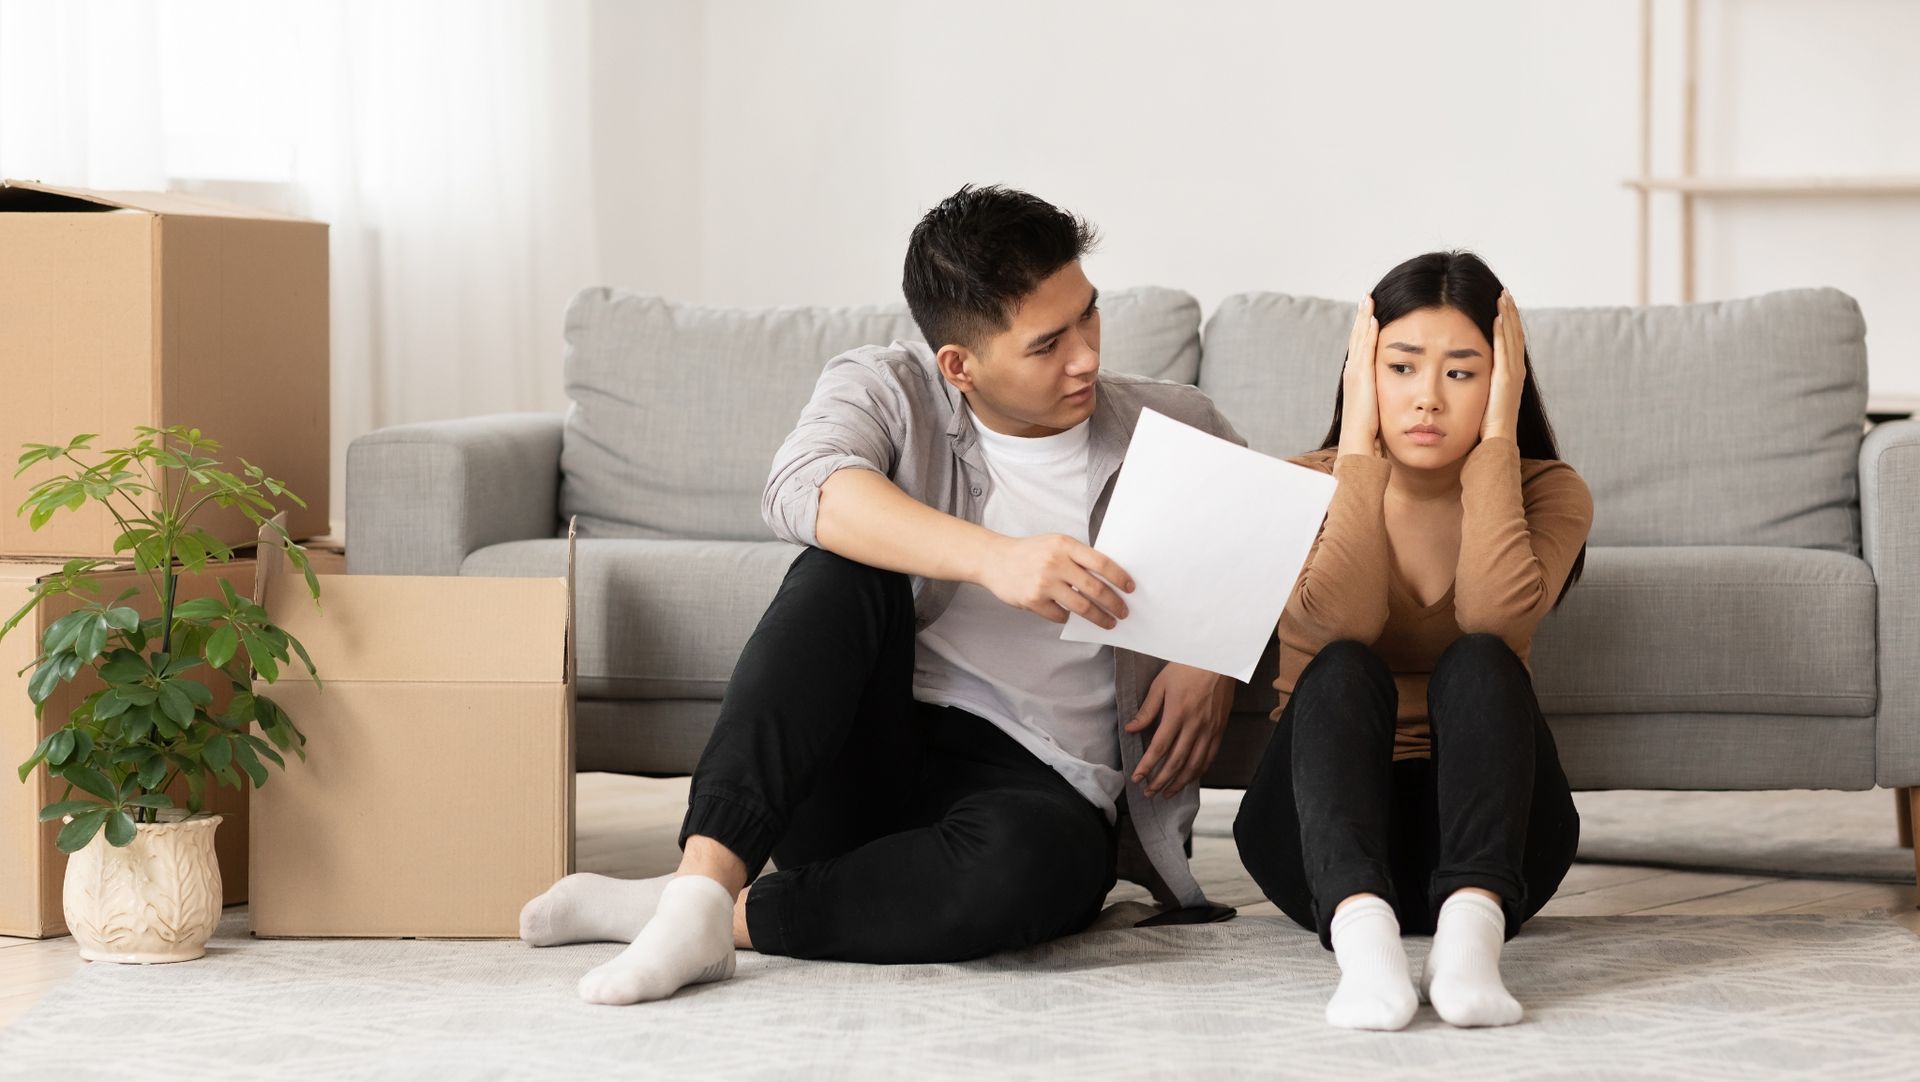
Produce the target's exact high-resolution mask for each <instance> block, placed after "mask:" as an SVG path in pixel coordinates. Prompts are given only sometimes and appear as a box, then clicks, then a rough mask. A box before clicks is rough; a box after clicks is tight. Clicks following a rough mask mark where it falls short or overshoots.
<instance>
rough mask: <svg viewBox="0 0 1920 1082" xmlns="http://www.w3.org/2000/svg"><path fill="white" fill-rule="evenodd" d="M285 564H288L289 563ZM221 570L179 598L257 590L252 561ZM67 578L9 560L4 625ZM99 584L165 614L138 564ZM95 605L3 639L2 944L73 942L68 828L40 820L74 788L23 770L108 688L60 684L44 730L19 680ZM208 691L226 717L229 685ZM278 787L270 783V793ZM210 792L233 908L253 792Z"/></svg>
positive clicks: (0, 588) (47, 566)
mask: <svg viewBox="0 0 1920 1082" xmlns="http://www.w3.org/2000/svg"><path fill="white" fill-rule="evenodd" d="M281 558H282V559H285V557H284V555H283V556H282V557H281ZM216 566H218V568H219V570H218V574H217V575H216V574H215V573H214V569H213V568H210V569H209V573H208V574H205V575H197V576H184V575H183V576H182V577H181V579H180V582H179V586H178V587H177V589H178V596H179V597H180V599H182V600H186V599H188V598H194V597H218V596H219V595H220V586H219V580H220V578H225V579H226V580H227V582H228V583H230V584H231V585H232V586H233V588H234V590H235V591H236V592H239V593H241V594H245V593H247V592H248V591H250V590H252V589H253V588H254V561H253V560H250V559H244V560H235V561H233V562H232V563H229V564H226V565H223V566H221V565H216ZM59 571H60V565H59V564H58V563H46V562H33V561H25V560H0V620H5V619H6V618H7V617H9V616H11V615H13V613H14V611H15V610H17V609H19V607H20V606H21V605H24V604H26V602H27V599H28V598H29V597H30V596H31V595H32V592H33V590H34V588H35V586H36V585H37V584H38V583H39V582H40V581H41V580H42V579H43V578H45V577H47V576H50V575H57V574H58V573H59ZM91 577H92V578H94V579H95V580H96V581H98V582H99V584H100V594H99V597H100V599H101V600H106V601H111V600H112V599H113V598H114V597H116V596H118V595H119V593H120V592H121V591H122V590H125V589H127V588H129V587H137V588H139V589H140V591H141V592H140V594H139V595H138V596H136V597H133V598H129V599H128V600H127V601H126V602H124V603H125V604H127V605H129V606H132V607H133V608H134V609H137V610H138V611H139V612H140V615H141V616H142V617H149V616H157V615H159V611H160V605H159V602H158V600H157V599H156V597H155V595H154V592H153V590H152V587H151V585H150V584H149V582H148V580H147V577H146V576H145V575H143V574H141V573H140V572H138V571H135V570H134V569H133V567H132V561H131V560H129V561H127V562H126V563H124V564H120V565H117V566H115V567H113V568H109V569H105V570H102V571H98V572H95V573H93V575H92V576H91ZM87 600H90V598H87V597H74V596H71V595H58V596H55V597H51V598H49V599H47V601H46V602H45V603H43V604H42V605H41V606H40V607H39V608H38V609H36V610H35V611H34V615H32V616H30V617H28V618H27V619H26V620H23V621H21V623H20V625H19V626H17V627H15V628H14V629H13V630H12V631H11V632H9V633H8V634H7V637H6V638H5V639H0V770H4V773H0V935H16V936H32V937H45V936H55V935H64V934H65V933H66V930H67V925H66V920H65V918H64V917H63V916H62V910H61V904H60V894H61V886H62V884H63V883H64V882H65V876H66V872H67V856H66V854H65V853H62V852H61V851H60V850H58V849H56V848H55V847H54V844H53V843H54V838H55V837H56V836H57V835H58V834H59V832H60V823H59V822H58V821H55V822H51V823H41V822H39V821H38V815H39V812H40V809H41V808H43V807H45V806H46V805H48V804H51V803H53V802H54V801H56V800H59V799H62V794H63V793H64V792H65V790H66V783H65V782H62V781H58V780H55V779H50V778H48V777H47V772H46V769H45V768H44V767H41V768H37V769H35V771H34V772H33V773H32V774H30V775H28V777H27V781H26V783H25V784H21V782H20V780H19V776H18V774H17V770H18V768H19V766H20V764H21V763H22V762H25V761H26V758H27V756H29V755H32V754H33V749H34V747H35V746H36V745H38V744H39V743H40V740H41V738H42V737H44V736H45V735H46V734H48V733H50V732H52V731H54V730H55V729H58V728H60V727H61V726H63V725H65V724H66V723H67V716H68V714H69V713H71V712H72V711H73V709H74V708H75V707H76V706H78V705H80V702H81V700H83V699H85V698H86V697H87V696H88V695H91V694H92V693H93V692H95V691H97V690H98V689H99V687H100V679H99V677H98V676H95V675H94V674H93V672H92V670H91V669H89V670H87V671H85V672H84V673H83V674H82V675H81V676H79V677H78V678H76V679H75V680H74V681H73V682H72V683H68V684H63V685H61V686H60V688H59V690H57V691H55V692H54V694H53V696H52V697H51V698H49V699H48V700H47V703H46V709H45V710H44V711H43V712H42V715H41V717H40V719H39V720H38V721H36V720H35V718H34V716H33V701H32V700H31V699H29V698H28V697H27V681H28V679H29V678H30V677H31V676H32V675H33V674H32V673H31V672H28V673H22V674H20V675H18V676H16V675H15V674H16V673H19V672H20V670H21V669H23V668H25V667H26V666H28V665H29V664H31V663H32V662H33V659H34V658H35V657H37V656H39V652H40V651H39V649H38V645H39V643H40V641H41V640H42V639H43V638H45V636H46V629H47V628H48V627H49V626H50V625H51V624H52V623H53V622H54V621H55V620H58V619H59V618H60V617H62V616H65V615H66V614H68V613H70V612H72V611H74V610H75V609H77V608H79V607H80V606H81V605H82V604H84V603H85V602H86V601H87ZM202 682H203V683H206V684H207V685H208V686H209V687H211V688H212V689H213V695H214V699H213V709H214V711H215V712H216V713H217V712H219V711H221V710H225V709H226V706H227V700H228V699H229V698H231V697H232V696H231V692H230V690H229V689H228V687H227V685H226V681H224V680H217V679H216V680H203V681H202ZM277 780H278V779H275V778H270V779H268V784H269V785H272V784H274V782H275V781H277ZM207 791H208V797H207V803H208V807H209V810H211V811H216V812H219V813H220V814H221V815H222V816H223V817H224V819H223V821H222V822H221V824H220V827H219V829H218V830H216V831H215V832H214V850H215V852H216V854H217V855H218V857H219V859H220V884H221V887H222V891H223V894H224V902H225V904H227V905H233V904H235V903H237V902H243V901H246V898H247V793H246V791H245V790H234V789H229V788H227V787H225V786H223V785H220V784H219V783H217V782H213V783H209V785H208V790H207ZM170 794H171V795H172V797H173V799H174V803H175V804H176V805H178V806H180V807H185V806H186V803H187V787H186V784H185V783H184V782H176V783H175V785H174V787H173V789H172V790H170ZM81 795H82V796H84V794H81Z"/></svg>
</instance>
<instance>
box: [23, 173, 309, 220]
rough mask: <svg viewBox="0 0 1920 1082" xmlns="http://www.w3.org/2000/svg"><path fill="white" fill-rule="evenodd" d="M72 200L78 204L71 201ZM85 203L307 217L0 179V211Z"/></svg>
mask: <svg viewBox="0 0 1920 1082" xmlns="http://www.w3.org/2000/svg"><path fill="white" fill-rule="evenodd" d="M76 203H77V204H81V205H78V206H76V205H74V204H76ZM86 204H91V205H92V206H93V207H97V208H103V209H107V210H140V211H145V212H147V213H149V214H166V215H177V216H181V217H191V218H262V219H268V220H271V221H283V222H304V221H309V220H310V219H307V218H301V217H297V216H295V215H291V214H280V213H277V212H275V211H270V210H261V209H260V208H258V207H249V206H244V205H242V204H239V203H229V202H227V201H226V200H223V199H213V198H210V197H208V196H203V195H188V194H186V193H183V192H107V191H97V190H95V189H92V188H69V187H64V186H61V185H56V184H41V183H39V182H38V181H28V180H7V181H0V211H15V210H25V211H54V212H58V211H68V212H72V211H85V210H87V209H89V207H88V206H87V205H86Z"/></svg>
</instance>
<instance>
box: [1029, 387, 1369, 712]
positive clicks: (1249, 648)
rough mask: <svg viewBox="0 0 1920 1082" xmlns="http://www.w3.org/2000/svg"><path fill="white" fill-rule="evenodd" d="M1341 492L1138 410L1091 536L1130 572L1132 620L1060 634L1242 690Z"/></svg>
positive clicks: (1071, 627)
mask: <svg viewBox="0 0 1920 1082" xmlns="http://www.w3.org/2000/svg"><path fill="white" fill-rule="evenodd" d="M1333 488H1334V480H1333V478H1332V477H1329V476H1328V475H1326V474H1324V473H1321V472H1319V471H1318V470H1311V469H1308V468H1306V467H1305V466H1296V465H1294V464H1293V463H1291V462H1283V461H1281V460H1280V459H1277V458H1270V457H1268V456H1266V455H1263V454H1261V453H1259V452H1258V451H1252V450H1248V449H1247V448H1245V447H1240V446H1237V445H1235V444H1232V443H1228V442H1227V441H1226V440H1223V439H1220V438H1218V437H1215V436H1209V435H1207V434H1206V433H1205V432H1202V431H1200V430H1199V429H1197V428H1193V427H1191V426H1189V425H1184V424H1181V423H1180V422H1178V421H1176V420H1174V419H1172V418H1170V417H1168V416H1166V415H1165V414H1161V413H1156V412H1154V411H1153V410H1142V411H1140V421H1139V424H1138V425H1136V426H1135V427H1134V430H1133V442H1132V443H1131V444H1129V445H1128V447H1127V458H1126V464H1125V466H1124V467H1123V468H1122V469H1121V471H1120V478H1119V480H1117V481H1115V482H1114V486H1113V498H1112V499H1111V500H1110V501H1109V502H1108V504H1107V514H1106V518H1105V519H1104V520H1103V521H1102V522H1101V524H1100V536H1099V537H1097V538H1095V539H1094V547H1095V548H1097V549H1099V550H1100V551H1101V552H1102V553H1104V554H1105V555H1107V556H1108V557H1110V558H1111V559H1112V560H1113V561H1114V562H1115V563H1117V564H1119V565H1120V566H1121V568H1123V569H1124V570H1125V571H1126V572H1127V574H1129V575H1132V576H1133V581H1134V587H1135V588H1134V591H1133V593H1130V594H1126V595H1124V596H1125V598H1126V602H1127V618H1126V619H1124V620H1121V621H1120V623H1119V625H1118V626H1116V627H1115V628H1114V629H1113V630H1112V631H1106V630H1103V629H1102V628H1101V627H1100V625H1098V624H1095V623H1092V622H1091V621H1088V620H1085V619H1083V618H1081V617H1080V616H1078V615H1070V616H1068V617H1067V626H1066V628H1065V629H1064V630H1062V631H1061V633H1060V637H1061V638H1062V639H1067V640H1071V641H1074V642H1098V643H1107V644H1109V645H1112V646H1118V647H1122V648H1124V649H1127V650H1132V651H1135V652H1137V653H1142V654H1147V655H1149V656H1151V657H1157V658H1164V659H1166V660H1168V661H1177V662H1180V663H1181V664H1183V665H1192V666H1194V667H1196V668H1201V669H1206V670H1208V671H1210V672H1216V673H1222V674H1224V675H1227V676H1231V677H1233V678H1234V679H1236V680H1239V681H1240V682H1242V683H1245V682H1246V681H1248V680H1249V679H1251V678H1252V677H1253V670H1254V667H1255V666H1257V665H1259V664H1260V655H1261V653H1263V652H1264V651H1265V650H1266V648H1267V641H1268V640H1269V639H1271V638H1272V637H1273V635H1274V630H1275V627H1276V626H1277V625H1278V624H1279V622H1280V610H1281V609H1282V608H1284V607H1285V606H1286V603H1287V595H1288V594H1289V593H1291V592H1292V590H1293V584H1294V581H1295V580H1296V579H1298V578H1299V577H1300V569H1301V568H1302V567H1304V566H1305V565H1306V562H1307V553H1308V552H1309V551H1310V550H1311V549H1312V548H1313V539H1314V536H1315V535H1316V534H1318V533H1319V531H1320V523H1321V520H1323V519H1325V518H1326V514H1327V505H1328V504H1329V503H1331V502H1332V501H1333Z"/></svg>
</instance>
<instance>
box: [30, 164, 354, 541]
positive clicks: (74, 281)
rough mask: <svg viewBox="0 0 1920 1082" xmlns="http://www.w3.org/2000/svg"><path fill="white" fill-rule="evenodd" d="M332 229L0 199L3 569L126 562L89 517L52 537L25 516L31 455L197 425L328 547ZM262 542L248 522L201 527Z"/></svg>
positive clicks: (64, 519) (273, 217)
mask: <svg viewBox="0 0 1920 1082" xmlns="http://www.w3.org/2000/svg"><path fill="white" fill-rule="evenodd" d="M327 357H328V354H327V226H326V225H325V223H322V222H313V221H307V220H305V219H300V218H292V217H288V216H285V215H279V214H271V213H268V212H266V211H259V210H253V209H250V208H247V207H241V206H236V205H233V204H229V203H223V202H220V201H217V200H212V199H205V198H201V197H199V196H189V195H178V194H169V193H162V192H96V191H88V190H85V189H81V188H55V187H51V186H47V185H41V184H27V183H22V182H19V181H6V182H4V183H0V387H4V388H5V393H4V394H0V444H4V445H3V446H0V462H5V463H6V464H7V468H6V469H5V470H3V471H0V553H5V554H7V555H18V556H38V555H47V556H112V555H114V551H113V542H114V539H115V538H117V537H118V536H119V534H120V530H119V528H118V527H117V526H115V524H114V521H113V519H112V517H111V516H110V515H108V514H107V513H106V512H105V511H104V510H102V509H100V508H99V507H97V506H95V505H92V504H89V505H88V506H87V507H85V508H83V509H81V510H78V511H61V512H59V513H58V514H56V515H55V516H54V517H53V519H52V520H51V521H49V522H48V523H46V525H44V526H42V527H41V528H40V529H39V530H38V531H31V530H29V529H28V523H27V520H26V519H25V518H24V517H19V516H16V515H15V514H14V509H15V508H17V507H19V506H20V502H21V501H22V500H23V499H25V498H26V495H27V493H28V491H29V490H31V489H32V487H33V485H34V484H35V483H36V482H38V481H40V480H43V479H45V478H47V477H51V476H54V475H55V474H56V472H57V471H56V470H55V469H54V468H53V466H52V465H50V464H42V465H38V466H35V467H34V468H32V469H29V470H28V471H27V472H26V473H25V474H23V475H22V476H20V477H14V476H13V468H12V463H13V461H14V459H15V458H16V457H17V455H18V454H19V450H20V446H19V445H20V444H22V443H28V442H32V443H65V442H66V441H67V440H69V439H71V438H72V437H74V436H77V435H79V434H81V433H83V432H94V433H98V434H99V436H100V438H99V439H97V440H95V441H94V446H95V447H97V448H107V447H124V446H126V445H127V444H129V443H131V442H132V441H133V440H134V439H135V438H136V435H135V433H134V427H135V426H136V425H151V426H154V427H156V428H161V427H166V426H168V425H174V424H184V425H189V426H192V427H196V428H199V429H200V430H201V431H203V432H205V433H206V434H207V435H209V436H211V437H213V438H215V439H217V440H219V441H220V442H221V445H222V446H221V449H220V451H218V452H217V453H216V454H215V455H214V457H216V458H219V459H220V460H221V461H222V462H224V463H226V464H227V465H229V466H231V467H232V468H233V471H234V472H236V473H238V472H239V471H240V465H239V460H240V459H241V458H245V459H246V460H247V461H249V462H252V463H253V464H254V465H257V466H259V467H261V468H262V469H264V470H266V471H267V475H268V476H270V477H275V478H278V479H280V480H282V481H284V482H286V483H287V486H288V487H289V488H291V489H292V490H293V491H294V492H296V493H298V494H299V496H300V498H301V499H304V500H306V501H307V506H306V507H305V508H304V509H301V508H294V509H292V512H291V514H290V517H289V521H288V528H289V530H290V531H291V532H292V535H293V536H294V537H295V538H296V539H298V538H303V537H311V536H314V535H316V534H322V533H325V532H326V531H327V472H328V453H327V441H328V395H329V387H330V384H329V380H328V365H327ZM197 521H199V522H200V523H201V524H203V525H204V526H205V527H206V528H207V530H208V531H209V532H211V533H213V534H214V535H215V536H217V537H219V538H220V539H221V540H222V541H225V542H227V543H228V544H229V545H234V546H239V545H242V544H245V543H248V542H251V541H252V540H253V539H254V536H255V530H254V527H253V526H252V525H251V524H250V523H249V522H248V521H247V519H246V518H245V517H244V516H243V515H241V514H240V513H239V512H238V511H235V510H227V509H223V508H219V507H214V506H212V505H209V506H208V507H207V508H205V509H204V510H203V512H202V516H201V517H200V518H199V519H197Z"/></svg>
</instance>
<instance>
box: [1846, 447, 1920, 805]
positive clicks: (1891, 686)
mask: <svg viewBox="0 0 1920 1082" xmlns="http://www.w3.org/2000/svg"><path fill="white" fill-rule="evenodd" d="M1860 538H1861V548H1862V555H1864V556H1865V557H1866V558H1867V565H1868V566H1869V567H1871V568H1873V577H1874V581H1875V582H1876V583H1877V584H1878V605H1879V617H1878V623H1879V627H1878V629H1877V630H1878V638H1879V643H1878V648H1879V657H1880V714H1879V721H1878V723H1877V725H1876V726H1875V728H1876V729H1877V730H1878V735H1877V737H1876V739H1877V742H1878V747H1877V749H1876V751H1877V757H1878V761H1879V767H1878V778H1879V783H1880V784H1881V785H1886V786H1899V785H1920V421H1893V422H1890V423H1888V424H1882V425H1878V426H1875V427H1874V429H1873V430H1872V431H1870V432H1868V433H1867V438H1866V441H1865V442H1864V443H1862V444H1861V447H1860Z"/></svg>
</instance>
